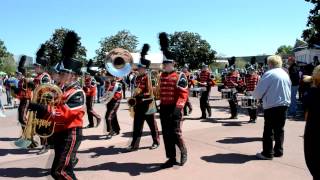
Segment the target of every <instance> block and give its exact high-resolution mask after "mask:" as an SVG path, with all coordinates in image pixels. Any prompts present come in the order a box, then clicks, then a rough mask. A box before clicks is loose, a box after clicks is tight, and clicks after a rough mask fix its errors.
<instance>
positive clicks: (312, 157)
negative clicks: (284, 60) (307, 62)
mask: <svg viewBox="0 0 320 180" xmlns="http://www.w3.org/2000/svg"><path fill="white" fill-rule="evenodd" d="M304 81H306V82H310V83H312V84H311V88H310V89H309V92H308V94H307V96H306V99H305V100H306V101H305V106H306V114H305V119H306V127H305V134H304V153H305V160H306V164H307V166H308V169H309V171H310V173H311V174H312V176H313V179H314V180H320V143H319V138H320V113H319V111H320V106H319V102H320V66H317V67H315V69H314V71H313V75H312V77H307V78H305V79H304Z"/></svg>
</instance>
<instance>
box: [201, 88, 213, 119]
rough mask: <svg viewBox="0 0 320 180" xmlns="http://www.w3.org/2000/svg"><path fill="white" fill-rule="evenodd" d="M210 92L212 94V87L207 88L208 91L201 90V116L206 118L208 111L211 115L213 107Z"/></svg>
mask: <svg viewBox="0 0 320 180" xmlns="http://www.w3.org/2000/svg"><path fill="white" fill-rule="evenodd" d="M209 94H210V88H207V91H203V92H201V97H200V109H201V114H202V115H201V117H204V118H206V117H207V113H206V111H208V114H209V116H211V108H210V105H209Z"/></svg>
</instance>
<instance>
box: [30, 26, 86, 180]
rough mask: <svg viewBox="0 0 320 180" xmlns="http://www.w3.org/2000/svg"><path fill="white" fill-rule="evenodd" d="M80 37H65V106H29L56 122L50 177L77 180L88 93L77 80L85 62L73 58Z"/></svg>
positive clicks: (61, 69) (62, 66) (61, 67)
mask: <svg viewBox="0 0 320 180" xmlns="http://www.w3.org/2000/svg"><path fill="white" fill-rule="evenodd" d="M78 43H79V37H78V36H77V34H76V33H75V32H73V31H69V32H68V33H67V34H66V37H65V40H64V46H63V48H62V55H63V60H62V62H60V63H59V65H58V66H57V67H58V70H59V72H60V75H59V77H60V82H61V83H60V86H61V90H62V93H63V94H62V97H61V98H62V103H60V104H56V105H55V106H54V107H52V106H51V105H42V104H37V103H30V105H29V107H28V108H29V110H31V111H36V112H37V115H39V117H40V118H41V117H49V118H48V120H50V121H53V122H55V123H56V125H55V129H54V134H53V137H52V138H53V143H54V152H55V153H54V154H55V156H54V160H53V163H52V166H51V176H52V177H53V178H54V179H76V176H75V174H74V172H73V168H74V167H75V165H76V163H77V161H78V160H77V158H76V152H77V150H78V148H79V146H80V143H81V139H82V125H83V117H84V114H85V111H84V101H85V94H84V92H83V90H82V88H81V86H80V83H79V82H78V81H76V77H77V74H81V67H82V62H81V61H78V60H76V59H74V58H73V57H74V56H75V53H76V50H77V46H78Z"/></svg>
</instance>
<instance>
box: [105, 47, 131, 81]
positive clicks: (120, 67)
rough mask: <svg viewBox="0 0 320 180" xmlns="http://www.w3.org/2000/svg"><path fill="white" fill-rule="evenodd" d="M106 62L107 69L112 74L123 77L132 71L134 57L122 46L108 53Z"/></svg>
mask: <svg viewBox="0 0 320 180" xmlns="http://www.w3.org/2000/svg"><path fill="white" fill-rule="evenodd" d="M104 63H105V67H106V70H107V71H108V72H109V73H110V74H111V75H113V76H115V77H119V78H122V77H124V76H127V75H128V74H129V73H130V71H131V67H132V63H133V57H132V56H131V54H130V52H129V51H127V50H125V49H122V48H115V49H113V50H111V51H110V52H108V53H106V57H105V59H104Z"/></svg>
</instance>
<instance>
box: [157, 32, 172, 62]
mask: <svg viewBox="0 0 320 180" xmlns="http://www.w3.org/2000/svg"><path fill="white" fill-rule="evenodd" d="M159 41H160V47H161V51H162V53H163V61H162V64H165V63H173V62H174V59H175V58H174V54H173V53H172V52H170V51H169V38H168V35H167V33H165V32H162V33H160V34H159Z"/></svg>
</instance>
